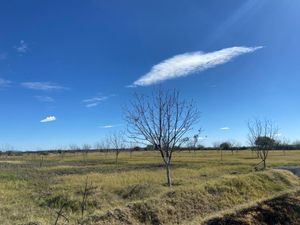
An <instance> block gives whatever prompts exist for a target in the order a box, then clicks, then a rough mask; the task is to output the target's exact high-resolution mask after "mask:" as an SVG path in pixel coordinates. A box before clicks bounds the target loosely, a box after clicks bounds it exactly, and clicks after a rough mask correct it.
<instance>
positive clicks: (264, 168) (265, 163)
mask: <svg viewBox="0 0 300 225" xmlns="http://www.w3.org/2000/svg"><path fill="white" fill-rule="evenodd" d="M263 161H264V170H265V169H266V167H267V166H266V159H264V160H263Z"/></svg>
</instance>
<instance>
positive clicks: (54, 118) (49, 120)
mask: <svg viewBox="0 0 300 225" xmlns="http://www.w3.org/2000/svg"><path fill="white" fill-rule="evenodd" d="M55 120H56V117H55V116H47V117H46V118H45V119H42V120H41V121H40V122H41V123H48V122H53V121H55Z"/></svg>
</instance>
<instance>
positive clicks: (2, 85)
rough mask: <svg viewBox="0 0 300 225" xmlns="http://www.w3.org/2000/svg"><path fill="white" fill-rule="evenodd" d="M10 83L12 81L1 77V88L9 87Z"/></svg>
mask: <svg viewBox="0 0 300 225" xmlns="http://www.w3.org/2000/svg"><path fill="white" fill-rule="evenodd" d="M10 84H11V81H9V80H5V79H3V78H0V88H6V87H9V86H10Z"/></svg>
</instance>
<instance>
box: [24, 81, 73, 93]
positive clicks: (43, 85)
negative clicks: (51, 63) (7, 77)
mask: <svg viewBox="0 0 300 225" xmlns="http://www.w3.org/2000/svg"><path fill="white" fill-rule="evenodd" d="M21 86H23V87H24V88H28V89H32V90H40V91H52V90H67V89H68V88H66V87H62V86H60V85H57V84H54V83H51V82H23V83H21Z"/></svg>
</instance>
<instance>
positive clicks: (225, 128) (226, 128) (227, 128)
mask: <svg viewBox="0 0 300 225" xmlns="http://www.w3.org/2000/svg"><path fill="white" fill-rule="evenodd" d="M220 130H230V128H229V127H221V128H220Z"/></svg>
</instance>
